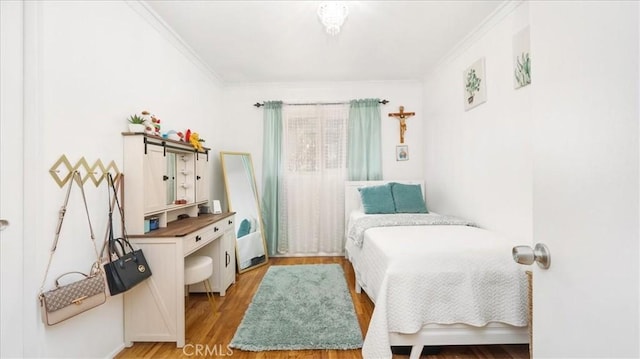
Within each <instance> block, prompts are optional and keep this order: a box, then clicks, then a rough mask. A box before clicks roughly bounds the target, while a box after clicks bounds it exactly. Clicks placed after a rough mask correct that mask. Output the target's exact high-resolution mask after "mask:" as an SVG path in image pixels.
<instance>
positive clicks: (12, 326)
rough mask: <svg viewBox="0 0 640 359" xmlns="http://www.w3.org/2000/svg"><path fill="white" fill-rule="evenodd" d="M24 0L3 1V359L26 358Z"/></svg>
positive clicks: (0, 246)
mask: <svg viewBox="0 0 640 359" xmlns="http://www.w3.org/2000/svg"><path fill="white" fill-rule="evenodd" d="M22 6H23V5H22V2H21V1H12V2H9V1H0V79H2V81H0V219H2V220H6V221H8V223H9V225H8V226H6V227H4V229H0V358H20V357H22V356H23V353H24V350H23V340H24V339H23V332H24V330H23V324H22V323H23V310H24V309H23V308H24V305H23V302H24V298H23V295H22V288H23V284H22V283H23V278H24V271H23V231H22V228H23V225H22V221H23V218H22V209H23V205H22V201H23V197H22V194H23V181H22V173H23V172H22V166H23V159H22V143H23V136H22V133H23V130H22V124H23V113H22V102H23V101H22V99H23V77H22V68H23V57H22V44H23V37H22V24H23V21H22V19H23V17H22V14H23V8H22Z"/></svg>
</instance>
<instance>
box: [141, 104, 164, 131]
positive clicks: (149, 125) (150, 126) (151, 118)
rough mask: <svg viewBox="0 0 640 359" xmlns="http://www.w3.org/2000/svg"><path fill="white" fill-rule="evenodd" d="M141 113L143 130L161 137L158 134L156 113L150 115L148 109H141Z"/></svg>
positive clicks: (158, 127)
mask: <svg viewBox="0 0 640 359" xmlns="http://www.w3.org/2000/svg"><path fill="white" fill-rule="evenodd" d="M142 115H143V116H144V119H145V122H144V123H145V132H146V133H147V134H148V135H153V136H158V137H161V134H160V119H159V118H157V117H156V115H152V114H151V113H150V112H149V111H146V110H145V111H142Z"/></svg>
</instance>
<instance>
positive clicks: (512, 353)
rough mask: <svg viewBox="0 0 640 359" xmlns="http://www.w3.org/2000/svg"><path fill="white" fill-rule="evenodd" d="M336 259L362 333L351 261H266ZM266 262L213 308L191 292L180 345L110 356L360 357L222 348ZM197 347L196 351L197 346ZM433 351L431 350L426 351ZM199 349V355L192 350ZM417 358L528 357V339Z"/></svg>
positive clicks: (356, 354)
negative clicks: (183, 340)
mask: <svg viewBox="0 0 640 359" xmlns="http://www.w3.org/2000/svg"><path fill="white" fill-rule="evenodd" d="M314 263H338V264H340V265H342V267H343V269H344V272H345V274H346V276H347V282H348V284H349V288H350V290H351V297H352V298H353V303H354V306H355V309H356V312H357V315H358V320H359V321H360V328H362V335H363V336H364V335H365V334H366V330H367V328H368V327H369V320H370V319H371V313H372V311H373V303H372V302H371V300H370V299H369V297H367V295H366V294H364V293H363V294H356V293H355V290H354V274H353V268H352V267H351V264H350V263H349V262H348V261H347V260H346V259H344V258H342V257H291V258H271V259H270V265H290V264H314ZM267 268H268V267H267V266H262V267H260V268H258V269H255V270H252V271H249V272H246V273H243V274H241V275H238V276H237V277H236V283H235V284H233V285H232V286H231V287H230V288H229V290H228V291H227V293H226V296H224V297H220V296H218V295H216V297H215V299H216V309H217V310H216V312H215V313H212V312H211V307H210V306H209V303H208V302H207V298H206V296H205V295H204V294H191V295H190V297H189V302H188V304H187V308H186V343H187V345H186V346H185V348H182V349H178V348H176V345H175V343H135V344H134V345H133V347H131V348H127V349H125V350H123V351H122V352H120V353H119V354H118V355H117V356H116V358H154V359H155V358H199V357H200V358H203V357H208V358H217V357H230V358H233V359H249V358H251V359H285V358H287V359H294V358H296V359H297V358H300V359H351V358H353V359H356V358H361V354H360V350H301V351H268V352H258V353H254V352H245V351H241V350H237V349H228V348H227V345H228V344H229V343H230V342H231V339H232V338H233V335H234V334H235V331H236V328H237V327H238V326H239V325H240V321H241V320H242V318H243V316H244V312H245V311H246V309H247V307H248V306H249V303H250V302H251V299H252V298H253V295H254V293H255V292H256V290H257V289H258V286H259V284H260V281H261V280H262V277H263V276H264V274H265V273H266V271H267ZM198 348H199V349H200V351H199V352H198V351H197V350H198ZM432 352H433V353H432ZM198 354H200V355H198ZM393 358H394V359H401V358H403V359H404V358H408V355H401V354H394V356H393ZM422 358H428V359H449V358H518V359H519V358H523V359H524V358H529V348H528V345H482V346H450V347H441V348H435V349H434V350H429V353H428V354H425V352H423V355H422Z"/></svg>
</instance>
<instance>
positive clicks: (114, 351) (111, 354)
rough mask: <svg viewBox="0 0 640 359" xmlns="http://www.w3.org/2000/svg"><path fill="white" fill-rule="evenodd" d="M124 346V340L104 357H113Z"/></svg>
mask: <svg viewBox="0 0 640 359" xmlns="http://www.w3.org/2000/svg"><path fill="white" fill-rule="evenodd" d="M124 348H125V345H124V342H122V343H121V344H120V346H118V347H117V348H116V349H114V350H113V351H112V352H111V353H110V354H109V355H107V356H106V358H108V359H112V358H115V357H116V355H118V354H120V352H121V351H123V350H124Z"/></svg>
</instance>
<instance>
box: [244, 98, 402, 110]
mask: <svg viewBox="0 0 640 359" xmlns="http://www.w3.org/2000/svg"><path fill="white" fill-rule="evenodd" d="M348 103H349V102H311V103H283V105H289V106H302V105H345V104H348ZM378 103H381V104H383V105H386V104H388V103H389V101H388V100H380V101H378ZM253 106H255V107H258V108H260V107H262V106H264V102H263V103H260V102H256V103H254V104H253Z"/></svg>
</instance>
